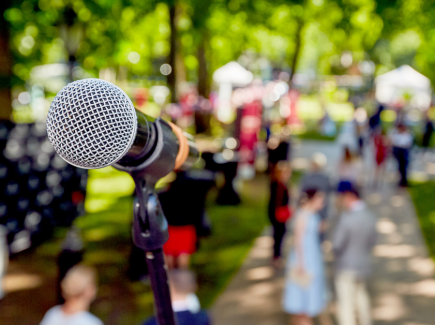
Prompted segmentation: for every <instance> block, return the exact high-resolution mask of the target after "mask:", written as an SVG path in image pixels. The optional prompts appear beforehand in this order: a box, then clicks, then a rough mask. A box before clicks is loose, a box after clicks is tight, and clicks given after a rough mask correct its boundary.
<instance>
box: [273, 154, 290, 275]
mask: <svg viewBox="0 0 435 325" xmlns="http://www.w3.org/2000/svg"><path fill="white" fill-rule="evenodd" d="M290 176H291V168H290V166H289V165H288V163H287V162H284V161H282V162H279V163H278V164H277V165H276V167H275V168H274V170H273V174H272V180H271V183H270V201H269V209H268V210H269V211H268V212H269V219H270V222H271V223H272V227H273V240H274V244H273V264H274V266H277V267H279V266H280V264H281V259H280V258H281V244H282V240H283V238H284V235H285V232H286V225H285V220H282V219H281V220H280V218H279V216H278V215H277V213H279V209H280V208H281V209H286V208H287V209H289V212H290V208H289V201H290V198H289V191H288V185H287V184H288V181H289V179H290ZM289 217H290V216H289Z"/></svg>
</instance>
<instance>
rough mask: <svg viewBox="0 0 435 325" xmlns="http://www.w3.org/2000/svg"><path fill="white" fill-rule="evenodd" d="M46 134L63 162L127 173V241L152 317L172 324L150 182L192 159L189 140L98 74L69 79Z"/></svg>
mask: <svg viewBox="0 0 435 325" xmlns="http://www.w3.org/2000/svg"><path fill="white" fill-rule="evenodd" d="M47 133H48V137H49V140H50V142H51V143H52V144H53V147H54V149H55V150H56V152H57V153H58V154H59V156H60V157H61V158H63V159H64V160H65V161H67V162H68V163H70V164H72V165H75V166H77V167H81V168H86V169H92V168H102V167H105V166H109V165H112V166H113V167H115V168H116V169H119V170H122V171H125V172H127V173H129V174H130V175H131V176H132V177H133V180H134V182H135V185H136V189H135V192H136V198H135V201H134V207H133V212H134V213H133V214H134V219H133V241H134V243H135V245H136V246H137V247H139V248H141V249H143V250H144V251H145V252H146V253H145V256H146V260H147V264H148V268H149V271H150V280H151V286H152V289H153V292H154V298H155V305H156V317H157V319H158V322H159V324H160V325H175V324H176V322H175V318H174V314H173V311H172V306H171V299H170V292H169V287H168V285H167V282H168V279H167V275H166V271H165V265H164V256H163V250H162V247H163V244H164V243H165V242H166V241H167V239H168V223H167V221H166V218H165V216H164V214H163V210H162V208H161V206H160V203H159V200H158V196H157V194H156V192H155V184H156V182H157V181H158V180H159V179H160V178H162V177H163V176H165V175H167V174H168V173H170V172H171V171H172V170H174V168H175V169H179V168H188V167H189V166H191V165H192V164H193V163H194V161H195V160H196V159H197V158H198V156H199V153H198V151H197V149H196V146H195V143H194V142H193V141H189V139H188V138H187V137H186V136H187V135H186V134H183V132H182V131H181V130H180V129H179V128H178V127H177V126H175V125H172V124H169V123H168V122H165V121H164V120H162V119H160V118H157V119H153V118H150V117H148V116H146V115H144V114H143V113H141V112H139V111H137V110H136V109H135V108H134V107H133V104H132V102H131V100H130V99H129V97H128V96H127V95H126V94H125V93H124V92H123V91H122V90H121V89H120V88H118V87H116V86H115V85H113V84H111V83H108V82H106V81H103V80H99V79H84V80H79V81H75V82H72V83H70V84H68V85H67V86H65V87H64V88H63V89H62V90H61V91H60V92H59V93H58V94H57V96H56V97H55V99H54V100H53V102H52V104H51V106H50V110H49V113H48V117H47Z"/></svg>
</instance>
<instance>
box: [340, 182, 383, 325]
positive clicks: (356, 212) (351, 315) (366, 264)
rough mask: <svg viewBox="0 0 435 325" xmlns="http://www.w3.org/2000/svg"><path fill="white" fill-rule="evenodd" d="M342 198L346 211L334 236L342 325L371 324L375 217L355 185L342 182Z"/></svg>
mask: <svg viewBox="0 0 435 325" xmlns="http://www.w3.org/2000/svg"><path fill="white" fill-rule="evenodd" d="M339 194H340V195H341V202H342V204H343V206H344V209H345V211H344V212H343V214H342V216H341V219H340V221H339V223H338V225H337V229H336V231H335V234H334V236H333V241H332V245H333V251H334V254H335V264H336V274H335V287H336V292H337V299H338V320H339V324H340V325H356V324H357V322H356V319H355V308H356V310H357V314H358V318H359V324H360V325H371V324H372V320H371V312H370V298H369V295H368V293H367V288H366V281H367V278H368V277H369V276H370V274H371V264H372V263H371V259H372V249H373V246H374V245H375V242H376V219H375V217H374V215H373V214H372V213H371V212H370V211H369V210H368V209H367V206H366V204H365V203H364V202H363V201H362V200H361V199H360V196H359V193H358V191H357V190H356V188H355V187H354V186H353V185H352V184H351V183H347V186H345V184H343V185H342V188H341V191H340V193H339Z"/></svg>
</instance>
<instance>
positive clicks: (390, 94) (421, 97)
mask: <svg viewBox="0 0 435 325" xmlns="http://www.w3.org/2000/svg"><path fill="white" fill-rule="evenodd" d="M375 85H376V99H377V100H378V101H379V102H380V103H383V104H387V105H394V104H396V103H398V102H400V101H401V100H402V99H403V97H404V95H405V94H407V95H408V96H410V97H411V106H413V107H415V108H420V109H427V108H429V106H430V103H431V95H432V89H431V83H430V80H429V78H427V77H425V76H424V75H422V74H421V73H419V72H418V71H416V70H414V69H413V68H411V67H410V66H409V65H402V66H401V67H399V68H397V69H394V70H391V71H389V72H387V73H384V74H382V75H380V76H378V77H376V78H375Z"/></svg>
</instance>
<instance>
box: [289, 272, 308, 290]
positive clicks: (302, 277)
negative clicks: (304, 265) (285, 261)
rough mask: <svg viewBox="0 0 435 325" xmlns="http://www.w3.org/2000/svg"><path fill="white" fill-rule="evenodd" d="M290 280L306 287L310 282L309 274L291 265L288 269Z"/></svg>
mask: <svg viewBox="0 0 435 325" xmlns="http://www.w3.org/2000/svg"><path fill="white" fill-rule="evenodd" d="M289 279H290V281H292V282H294V283H296V284H297V285H298V286H300V287H302V288H306V287H308V286H309V285H310V284H311V280H312V279H311V275H310V274H309V273H307V272H300V271H298V270H297V269H296V268H294V267H292V268H290V270H289Z"/></svg>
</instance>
